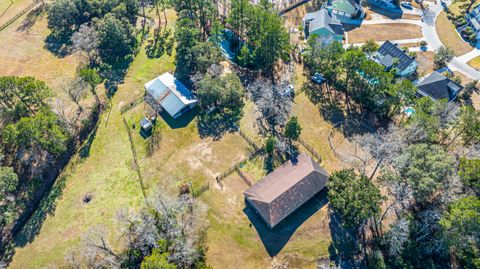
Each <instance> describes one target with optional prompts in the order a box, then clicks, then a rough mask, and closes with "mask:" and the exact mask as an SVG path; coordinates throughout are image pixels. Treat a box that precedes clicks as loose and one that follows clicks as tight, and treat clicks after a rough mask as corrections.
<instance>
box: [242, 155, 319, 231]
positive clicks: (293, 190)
mask: <svg viewBox="0 0 480 269" xmlns="http://www.w3.org/2000/svg"><path fill="white" fill-rule="evenodd" d="M327 181H328V173H327V172H326V171H325V170H324V169H323V168H321V167H320V166H319V165H318V164H317V163H316V162H315V161H313V160H312V159H311V158H310V157H308V155H306V154H300V155H299V156H298V161H297V162H296V163H292V162H291V161H288V162H287V163H285V164H283V165H282V166H280V167H278V168H277V169H275V171H273V172H272V173H270V174H268V175H267V176H265V177H264V178H263V179H261V180H260V181H259V182H257V183H256V184H255V185H253V186H251V187H250V188H248V189H247V190H246V191H245V192H244V195H245V200H246V201H247V202H248V203H249V204H250V205H251V206H252V207H253V208H254V209H255V211H256V212H257V213H258V214H259V215H260V216H261V217H262V219H263V220H264V221H265V223H266V224H267V225H268V227H270V228H273V227H275V226H276V225H277V224H279V223H280V222H281V221H282V220H284V219H285V218H286V217H288V216H289V215H290V214H291V213H293V212H294V211H295V210H296V209H298V208H299V207H300V206H301V205H303V204H304V203H305V202H307V201H308V200H309V199H310V198H312V197H313V196H314V195H315V194H317V193H318V192H319V191H321V190H322V189H323V188H325V186H326V185H327Z"/></svg>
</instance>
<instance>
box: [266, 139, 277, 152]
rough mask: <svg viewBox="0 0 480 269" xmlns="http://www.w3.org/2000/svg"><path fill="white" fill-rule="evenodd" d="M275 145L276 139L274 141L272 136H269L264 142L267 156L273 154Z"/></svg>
mask: <svg viewBox="0 0 480 269" xmlns="http://www.w3.org/2000/svg"><path fill="white" fill-rule="evenodd" d="M276 144H277V139H275V137H274V136H269V137H268V138H267V141H266V142H265V152H266V153H267V154H268V155H269V156H272V155H273V153H274V152H275V146H276Z"/></svg>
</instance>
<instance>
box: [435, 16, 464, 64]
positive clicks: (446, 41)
mask: <svg viewBox="0 0 480 269" xmlns="http://www.w3.org/2000/svg"><path fill="white" fill-rule="evenodd" d="M435 27H436V30H437V34H438V37H439V38H440V40H441V41H442V43H443V45H445V46H446V47H448V48H451V49H452V50H453V52H454V53H455V56H460V55H463V54H465V53H467V52H469V51H471V50H472V49H473V48H472V47H471V46H470V45H469V44H468V43H466V42H465V41H463V39H462V38H461V37H460V36H459V35H458V33H457V31H456V30H455V26H454V25H453V23H452V22H451V21H449V20H448V18H447V14H446V13H445V12H444V11H442V12H441V13H440V14H439V15H438V17H437V21H436V23H435Z"/></svg>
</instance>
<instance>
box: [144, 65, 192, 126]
mask: <svg viewBox="0 0 480 269" xmlns="http://www.w3.org/2000/svg"><path fill="white" fill-rule="evenodd" d="M145 101H146V102H147V103H148V104H149V105H150V106H152V107H153V108H154V109H155V110H156V111H157V112H160V111H162V110H165V111H167V112H168V114H170V116H172V117H173V118H178V117H179V116H180V115H182V114H183V113H185V112H187V111H189V110H190V109H192V108H193V107H195V105H196V104H197V99H196V98H195V96H194V95H193V93H192V92H190V91H189V90H188V89H187V88H186V87H185V85H183V84H182V83H181V82H180V81H178V80H177V79H176V78H175V77H174V76H173V75H172V74H170V73H168V72H167V73H164V74H162V75H161V76H159V77H157V78H156V79H154V80H151V81H149V82H147V83H146V84H145Z"/></svg>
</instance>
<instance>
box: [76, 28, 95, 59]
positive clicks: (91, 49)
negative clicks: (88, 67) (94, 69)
mask: <svg viewBox="0 0 480 269" xmlns="http://www.w3.org/2000/svg"><path fill="white" fill-rule="evenodd" d="M71 41H72V51H73V52H81V53H84V55H85V57H86V58H87V60H88V61H89V63H90V64H93V63H94V62H95V60H96V59H97V56H98V44H99V38H98V34H97V31H96V30H95V28H94V27H92V26H89V25H88V24H82V25H80V28H79V29H78V31H76V32H75V33H73V35H72V37H71Z"/></svg>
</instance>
